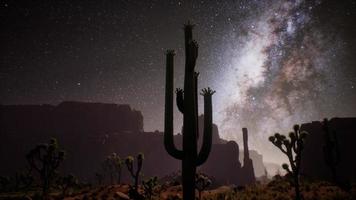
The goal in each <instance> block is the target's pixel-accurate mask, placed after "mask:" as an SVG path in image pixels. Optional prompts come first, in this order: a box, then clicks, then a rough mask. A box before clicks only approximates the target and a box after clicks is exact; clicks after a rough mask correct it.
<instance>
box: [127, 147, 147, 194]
mask: <svg viewBox="0 0 356 200" xmlns="http://www.w3.org/2000/svg"><path fill="white" fill-rule="evenodd" d="M143 159H144V156H143V153H139V154H138V155H137V167H136V171H135V170H134V161H135V159H134V157H132V156H128V157H127V158H126V159H125V164H126V167H127V170H128V171H129V172H130V175H131V176H132V178H133V180H134V186H131V185H130V190H129V196H130V198H132V199H135V200H138V199H143V196H142V195H141V194H140V193H139V192H138V180H139V178H140V173H141V169H142V164H143Z"/></svg>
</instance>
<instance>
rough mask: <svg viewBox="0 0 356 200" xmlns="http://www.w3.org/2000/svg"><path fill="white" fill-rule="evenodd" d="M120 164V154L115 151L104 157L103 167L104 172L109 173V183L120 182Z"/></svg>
mask: <svg viewBox="0 0 356 200" xmlns="http://www.w3.org/2000/svg"><path fill="white" fill-rule="evenodd" d="M121 166H122V160H121V158H120V156H118V155H117V154H116V153H112V154H111V155H109V156H108V157H107V158H106V159H105V161H104V163H103V168H104V170H105V171H106V172H108V173H109V176H110V183H111V184H115V183H118V184H120V182H121Z"/></svg>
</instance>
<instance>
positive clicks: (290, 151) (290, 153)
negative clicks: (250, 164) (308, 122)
mask: <svg viewBox="0 0 356 200" xmlns="http://www.w3.org/2000/svg"><path fill="white" fill-rule="evenodd" d="M293 129H294V132H290V133H289V139H288V138H287V137H286V136H284V135H281V134H279V133H276V134H274V136H270V137H269V141H270V142H272V144H274V145H275V146H276V147H278V148H279V149H280V150H281V151H282V152H283V153H284V154H285V155H286V156H287V157H288V161H289V164H290V168H291V169H290V168H289V165H288V164H286V163H284V164H283V165H282V168H283V169H284V170H286V171H287V173H288V174H290V175H291V176H292V177H293V183H294V190H295V199H296V200H300V199H301V194H300V190H299V174H300V162H301V159H302V151H303V148H304V142H305V139H306V137H307V135H308V133H307V132H305V131H301V130H300V128H299V125H294V127H293Z"/></svg>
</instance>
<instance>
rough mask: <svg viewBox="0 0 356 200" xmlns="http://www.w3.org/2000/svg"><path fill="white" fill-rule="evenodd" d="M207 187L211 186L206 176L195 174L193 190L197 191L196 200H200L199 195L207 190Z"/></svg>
mask: <svg viewBox="0 0 356 200" xmlns="http://www.w3.org/2000/svg"><path fill="white" fill-rule="evenodd" d="M209 186H211V180H210V179H209V177H208V176H206V175H204V174H202V173H197V174H196V175H195V188H196V189H197V190H198V195H199V196H198V199H199V200H201V194H202V192H203V191H204V190H205V189H207V188H208V187H209Z"/></svg>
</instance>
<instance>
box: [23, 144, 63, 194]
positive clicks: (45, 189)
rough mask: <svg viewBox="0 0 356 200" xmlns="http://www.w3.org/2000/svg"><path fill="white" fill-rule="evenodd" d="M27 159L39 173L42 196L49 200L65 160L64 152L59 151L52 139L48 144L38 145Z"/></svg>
mask: <svg viewBox="0 0 356 200" xmlns="http://www.w3.org/2000/svg"><path fill="white" fill-rule="evenodd" d="M26 157H27V161H28V163H29V164H30V166H31V168H32V169H34V170H35V171H37V172H38V174H39V176H40V179H41V186H42V196H43V198H44V199H47V198H48V193H49V189H50V187H51V184H52V181H53V179H54V178H55V175H56V172H57V168H58V167H59V165H60V163H61V162H62V161H63V160H64V151H60V150H59V148H58V143H57V140H56V139H54V138H52V139H51V140H50V142H49V143H48V144H39V145H37V146H36V147H35V148H34V149H32V150H31V151H30V152H29V153H28V154H27V156H26Z"/></svg>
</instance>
